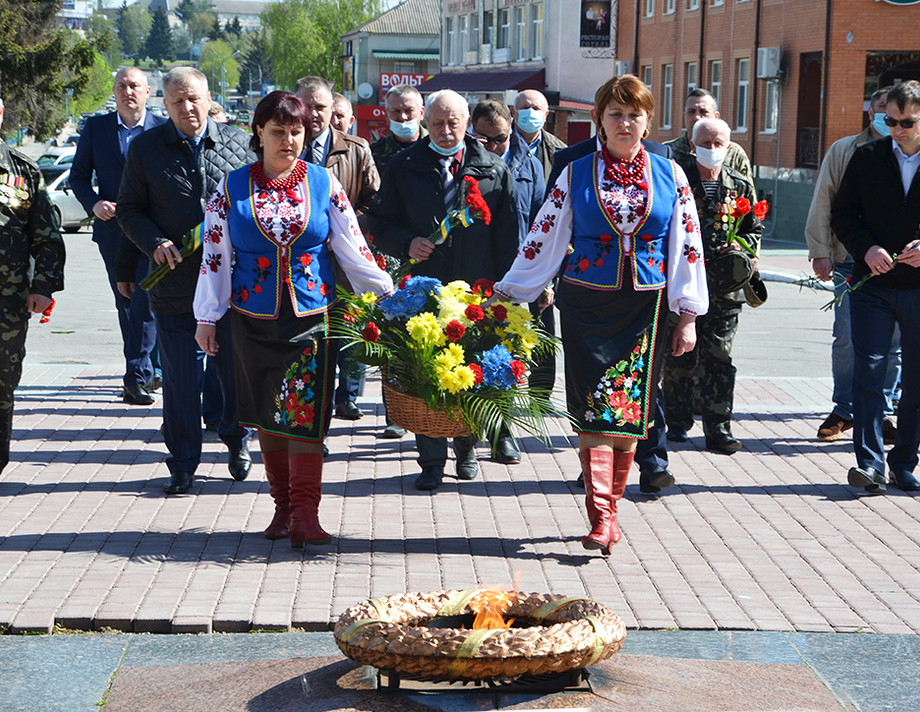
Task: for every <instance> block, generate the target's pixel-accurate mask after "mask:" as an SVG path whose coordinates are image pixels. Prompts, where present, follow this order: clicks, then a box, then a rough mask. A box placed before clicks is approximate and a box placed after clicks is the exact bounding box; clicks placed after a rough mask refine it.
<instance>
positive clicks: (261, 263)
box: [259, 257, 272, 269]
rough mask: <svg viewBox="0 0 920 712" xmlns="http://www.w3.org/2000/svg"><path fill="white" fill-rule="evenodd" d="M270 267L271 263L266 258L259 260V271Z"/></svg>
mask: <svg viewBox="0 0 920 712" xmlns="http://www.w3.org/2000/svg"><path fill="white" fill-rule="evenodd" d="M271 266H272V262H271V260H270V259H268V257H260V258H259V269H268V268H269V267H271Z"/></svg>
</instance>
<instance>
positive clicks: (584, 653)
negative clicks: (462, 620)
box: [335, 590, 626, 680]
mask: <svg viewBox="0 0 920 712" xmlns="http://www.w3.org/2000/svg"><path fill="white" fill-rule="evenodd" d="M477 593H479V592H478V591H475V590H473V591H436V592H434V593H407V594H402V595H398V596H388V597H386V598H372V599H370V600H367V601H363V602H361V603H359V604H357V605H355V606H352V607H351V608H349V609H348V610H347V611H345V612H344V613H343V614H342V616H341V618H339V621H338V623H336V626H335V642H336V644H337V645H338V646H339V649H340V650H341V651H342V652H343V653H345V655H347V656H348V657H349V658H351V659H352V660H355V661H356V662H359V663H362V664H364V665H372V666H374V667H376V668H379V669H381V670H393V671H396V672H399V673H401V674H404V675H413V676H419V677H423V678H444V677H447V678H451V679H468V680H475V679H483V678H500V679H513V678H515V677H520V676H521V675H541V674H544V673H548V672H564V671H566V670H574V669H577V668H583V667H588V666H590V665H594V664H595V663H597V662H599V661H601V660H606V659H607V658H609V657H610V656H611V655H613V654H614V653H616V652H618V651H619V650H620V648H622V647H623V641H624V640H625V639H626V626H625V625H624V624H623V621H622V620H621V619H620V617H619V616H618V615H617V614H616V613H614V612H613V611H611V610H610V609H609V608H607V607H606V606H603V605H601V604H600V603H598V602H597V601H591V600H588V599H585V598H565V597H562V596H552V595H545V594H540V593H520V592H512V596H513V597H514V604H513V605H512V606H511V608H510V609H509V610H508V611H507V612H506V614H505V615H507V616H509V617H512V618H515V619H517V620H521V621H528V622H531V623H533V624H534V626H533V627H530V628H509V629H507V630H467V629H462V628H429V627H428V626H427V625H426V624H427V623H428V622H429V621H431V620H433V619H435V618H442V617H446V616H452V615H456V614H460V613H469V612H470V611H471V609H470V607H469V602H470V600H471V599H472V598H474V597H475V596H476V594H477Z"/></svg>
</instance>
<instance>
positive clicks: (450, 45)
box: [444, 17, 456, 64]
mask: <svg viewBox="0 0 920 712" xmlns="http://www.w3.org/2000/svg"><path fill="white" fill-rule="evenodd" d="M455 41H456V37H454V18H452V17H445V18H444V61H445V63H447V64H453V63H454V44H455Z"/></svg>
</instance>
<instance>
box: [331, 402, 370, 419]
mask: <svg viewBox="0 0 920 712" xmlns="http://www.w3.org/2000/svg"><path fill="white" fill-rule="evenodd" d="M335 417H336V418H341V419H342V420H360V419H361V418H363V417H364V413H362V412H361V409H360V408H358V406H357V405H355V404H354V403H353V402H352V401H345V402H344V403H339V404H338V405H337V406H336V407H335Z"/></svg>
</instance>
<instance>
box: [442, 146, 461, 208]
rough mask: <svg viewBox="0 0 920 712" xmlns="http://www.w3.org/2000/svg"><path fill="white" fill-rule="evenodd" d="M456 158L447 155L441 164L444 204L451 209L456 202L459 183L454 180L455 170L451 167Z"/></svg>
mask: <svg viewBox="0 0 920 712" xmlns="http://www.w3.org/2000/svg"><path fill="white" fill-rule="evenodd" d="M453 162H454V159H453V157H451V156H445V157H444V158H442V159H440V164H441V187H442V188H443V189H444V205H446V206H447V209H448V210H450V208H451V207H453V204H454V198H455V197H457V184H456V181H455V180H454V174H453V171H451V169H450V167H451V165H452V164H453Z"/></svg>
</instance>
